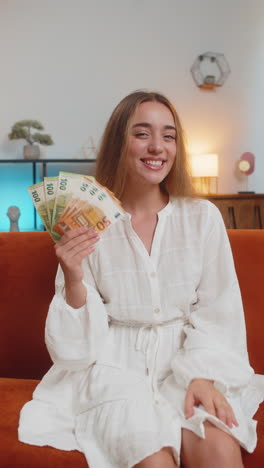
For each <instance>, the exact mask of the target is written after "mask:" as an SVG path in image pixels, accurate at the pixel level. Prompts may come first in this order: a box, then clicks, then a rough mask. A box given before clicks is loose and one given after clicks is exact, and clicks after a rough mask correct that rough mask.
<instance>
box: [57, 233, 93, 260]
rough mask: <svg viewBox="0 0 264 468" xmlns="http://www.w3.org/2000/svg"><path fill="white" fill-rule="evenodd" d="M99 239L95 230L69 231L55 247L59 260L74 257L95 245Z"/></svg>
mask: <svg viewBox="0 0 264 468" xmlns="http://www.w3.org/2000/svg"><path fill="white" fill-rule="evenodd" d="M99 239H100V237H99V234H98V233H97V232H96V231H95V230H94V229H93V228H90V229H88V230H87V229H85V230H84V228H80V229H74V230H72V231H68V232H67V233H66V234H64V235H63V236H62V238H61V239H60V240H59V242H57V244H56V245H55V250H56V255H57V257H59V258H65V256H68V255H70V256H73V255H75V254H76V253H78V252H79V251H81V250H83V249H84V248H88V247H89V246H90V245H93V244H95V243H96V242H98V240H99Z"/></svg>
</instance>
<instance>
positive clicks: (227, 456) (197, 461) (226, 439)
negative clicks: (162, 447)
mask: <svg viewBox="0 0 264 468" xmlns="http://www.w3.org/2000/svg"><path fill="white" fill-rule="evenodd" d="M205 435H206V438H205V439H201V438H200V437H198V436H197V435H196V434H194V433H193V432H191V431H189V430H187V429H183V430H182V453H181V457H182V461H183V464H184V468H208V467H209V466H210V468H243V467H244V465H243V461H242V455H241V450H240V446H239V444H238V442H237V441H236V440H235V439H234V438H233V437H232V436H230V435H229V434H227V433H225V432H223V431H222V430H221V429H218V428H217V427H215V426H213V425H212V424H210V423H209V422H206V423H205Z"/></svg>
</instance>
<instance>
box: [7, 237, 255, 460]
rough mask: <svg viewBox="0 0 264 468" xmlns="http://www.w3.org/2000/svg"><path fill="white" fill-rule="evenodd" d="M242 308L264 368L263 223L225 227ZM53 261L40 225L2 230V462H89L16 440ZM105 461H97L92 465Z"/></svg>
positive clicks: (39, 353) (40, 349) (43, 356)
mask: <svg viewBox="0 0 264 468" xmlns="http://www.w3.org/2000/svg"><path fill="white" fill-rule="evenodd" d="M228 234H229V238H230V242H231V246H232V250H233V255H234V259H235V265H236V270H237V274H238V279H239V282H240V287H241V291H242V298H243V303H244V308H245V315H246V324H247V333H248V348H249V355H250V361H251V364H252V366H253V367H254V369H255V371H256V372H257V373H260V374H264V347H263V336H264V335H263V329H262V324H264V315H263V312H264V295H263V291H262V289H263V288H264V281H263V279H264V273H263V272H264V230H263V231H261V230H244V231H242V230H241V231H239V230H230V231H228ZM56 269H57V261H56V258H55V255H54V248H53V242H52V240H51V239H50V237H49V235H48V233H46V232H24V233H0V284H1V299H0V333H1V340H0V377H1V378H0V467H1V468H36V467H38V468H42V467H43V468H62V467H63V468H68V467H69V468H70V467H71V468H76V467H78V468H87V464H86V461H85V458H84V456H83V455H82V454H81V453H79V452H77V451H72V452H66V451H60V450H56V449H53V448H51V447H35V446H30V445H27V444H23V443H21V442H19V441H18V439H17V426H18V418H19V412H20V409H21V407H22V406H23V404H24V403H25V402H26V401H28V400H30V399H31V395H32V392H33V390H34V388H35V387H36V385H37V383H38V381H39V379H41V377H42V376H43V375H44V373H45V372H46V371H47V370H48V369H49V367H50V365H51V361H50V358H49V355H48V352H47V350H46V348H45V344H44V324H45V318H46V314H47V310H48V305H49V303H50V301H51V298H52V296H53V292H54V277H55V272H56ZM263 406H264V405H262V406H261V407H260V409H259V410H258V412H257V414H256V416H255V419H257V420H258V426H257V427H258V437H259V441H258V446H257V448H256V450H255V452H254V453H253V454H248V453H243V457H244V463H245V467H246V468H248V467H254V468H263V466H264V407H263ZM98 468H103V467H98Z"/></svg>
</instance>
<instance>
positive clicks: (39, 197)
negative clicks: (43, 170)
mask: <svg viewBox="0 0 264 468" xmlns="http://www.w3.org/2000/svg"><path fill="white" fill-rule="evenodd" d="M27 190H28V193H29V195H30V197H31V200H32V201H33V204H34V206H35V208H36V210H37V212H38V214H39V217H40V218H41V220H42V222H43V224H44V226H45V228H46V229H47V231H49V232H50V229H51V224H50V221H49V216H48V210H47V205H46V199H45V194H44V184H43V182H39V183H38V184H34V185H30V186H29V187H28V188H27Z"/></svg>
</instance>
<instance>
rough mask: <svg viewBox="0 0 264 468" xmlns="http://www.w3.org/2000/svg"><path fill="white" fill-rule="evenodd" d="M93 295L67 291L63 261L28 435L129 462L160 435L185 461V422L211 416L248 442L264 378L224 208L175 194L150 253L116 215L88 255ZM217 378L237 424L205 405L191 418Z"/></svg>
mask: <svg viewBox="0 0 264 468" xmlns="http://www.w3.org/2000/svg"><path fill="white" fill-rule="evenodd" d="M83 269H84V276H85V278H84V281H83V282H84V285H85V286H86V288H87V302H86V304H85V306H83V307H81V308H80V309H73V308H71V307H70V306H69V305H67V304H66V302H65V298H64V278H63V273H62V271H61V269H60V268H59V269H58V273H57V277H56V293H55V296H54V298H53V300H52V302H51V305H50V308H49V312H48V317H47V321H46V332H45V336H46V344H47V348H48V350H49V353H50V355H51V358H52V360H53V362H54V365H53V366H52V367H51V369H50V370H49V372H48V373H47V374H46V375H45V376H44V378H43V379H42V381H41V382H40V384H39V385H38V386H37V388H36V390H35V392H34V394H33V400H32V401H30V402H28V403H27V404H26V405H25V406H24V407H23V409H22V411H21V415H20V424H19V439H20V440H21V441H23V442H26V443H29V444H35V445H51V446H53V447H57V448H59V449H64V450H73V449H77V450H80V451H82V452H83V453H84V454H85V456H86V459H87V462H88V463H89V466H90V468H99V467H100V468H131V467H132V466H134V465H135V464H137V463H138V462H139V461H141V460H142V459H144V458H145V457H147V456H149V455H151V454H153V453H154V452H157V451H158V450H160V449H161V448H162V447H165V446H170V447H172V449H173V453H174V455H175V459H176V460H177V461H179V455H180V447H181V429H182V428H187V429H189V430H191V431H193V432H195V433H196V434H197V435H199V436H200V437H205V431H204V424H203V423H204V421H206V420H208V421H210V422H211V423H212V424H214V425H216V426H217V427H219V428H220V429H222V430H223V431H225V432H227V433H229V434H232V435H233V436H234V437H235V438H236V439H237V440H238V441H239V443H240V444H241V446H243V447H244V448H245V449H246V450H248V451H249V452H252V451H253V450H254V448H255V446H256V421H254V420H253V419H252V417H253V415H254V413H255V412H256V409H257V407H258V405H259V403H260V402H261V401H262V400H263V398H264V378H263V377H262V376H257V375H255V374H254V371H253V369H252V368H251V367H250V365H249V362H248V354H247V348H246V333H245V323H244V314H243V307H242V302H241V295H240V290H239V285H238V281H237V277H236V273H235V268H234V263H233V258H232V253H231V249H230V245H229V241H228V237H227V234H226V229H225V226H224V224H223V221H222V218H221V215H220V213H219V211H218V209H217V208H216V207H215V206H214V205H213V204H212V203H210V202H208V201H205V200H190V199H184V198H177V199H171V200H170V202H169V203H168V205H167V206H166V207H165V208H164V209H163V210H161V211H160V212H159V213H158V224H157V227H156V230H155V235H154V239H153V244H152V248H151V253H150V255H149V254H148V252H147V250H146V248H145V246H144V245H143V243H142V241H141V240H140V238H139V237H138V236H137V234H136V233H135V231H134V230H133V228H132V226H131V216H130V215H129V214H127V215H126V216H125V217H124V219H123V220H120V221H119V222H117V223H116V224H114V225H112V226H111V227H110V228H109V229H108V230H107V231H106V232H105V233H104V234H103V235H102V237H101V240H100V242H99V243H98V244H97V246H96V250H95V251H94V252H93V253H92V254H91V255H90V256H88V257H87V258H86V259H85V261H84V262H83ZM194 378H205V379H211V380H213V381H214V385H215V386H216V388H217V389H218V390H220V391H221V392H223V394H224V395H225V397H226V398H227V400H228V401H229V403H230V404H231V406H232V407H233V410H234V412H235V415H236V418H237V420H238V423H239V426H238V427H233V429H230V428H229V427H227V426H226V425H225V424H224V423H223V422H221V421H220V420H219V419H218V418H217V417H214V416H212V415H209V414H208V413H207V412H206V411H205V410H204V408H203V407H202V406H201V405H200V406H199V407H195V413H194V415H193V416H192V417H191V418H190V419H188V420H186V419H185V416H184V397H185V394H186V389H187V387H188V385H189V383H190V381H191V380H192V379H194Z"/></svg>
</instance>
